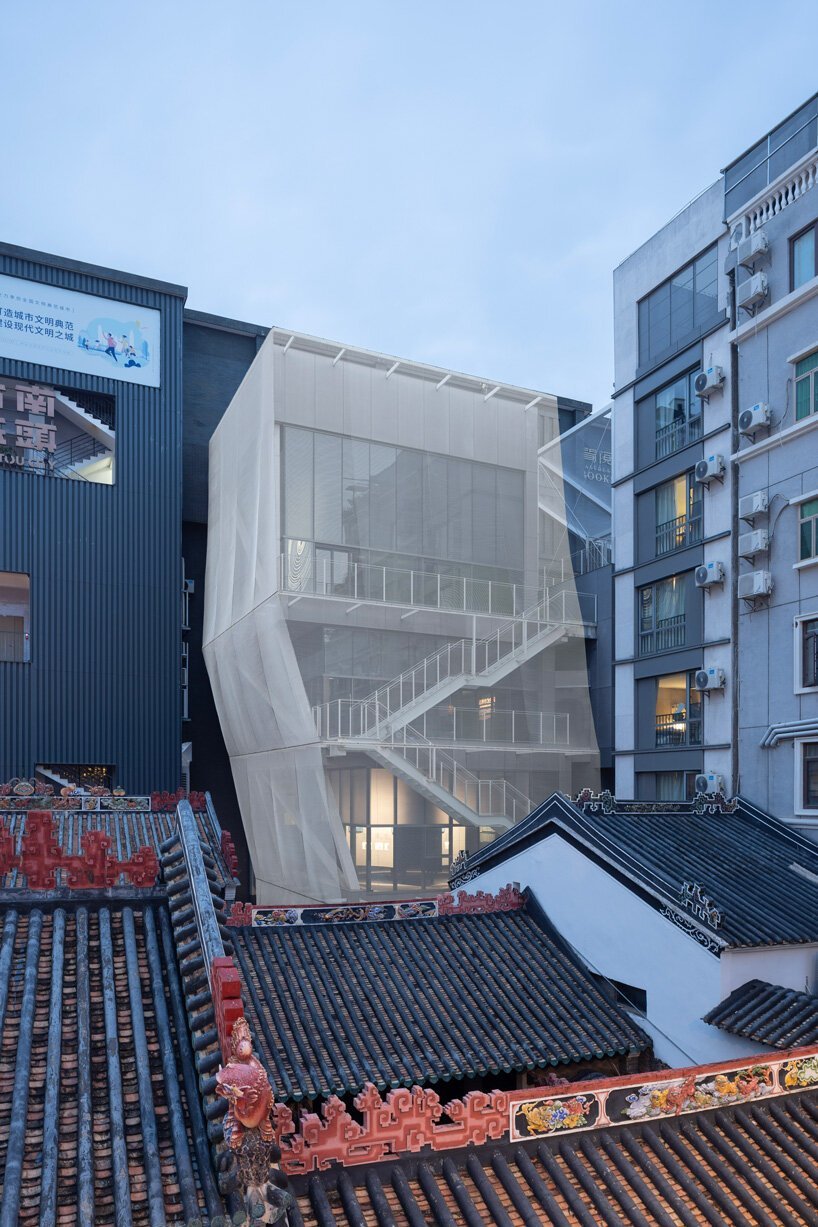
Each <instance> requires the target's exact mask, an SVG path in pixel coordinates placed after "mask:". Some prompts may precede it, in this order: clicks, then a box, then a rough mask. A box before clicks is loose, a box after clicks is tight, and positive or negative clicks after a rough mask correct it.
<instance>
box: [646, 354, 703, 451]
mask: <svg viewBox="0 0 818 1227" xmlns="http://www.w3.org/2000/svg"><path fill="white" fill-rule="evenodd" d="M697 374H698V371H690V372H689V374H687V375H683V376H682V378H681V379H677V380H676V381H675V382H674V383H669V384H668V385H667V387H665V388H660V390H659V391H658V392H657V393H656V394H655V397H654V400H655V413H656V459H657V460H662V459H663V458H664V457H665V456H670V455H672V454H673V452H678V451H679V449H680V448H682V447H686V446H687V444H688V443H693V442H695V440H696V439H700V438H701V436H702V403H701V400H700V399H699V397H698V396H697V395H696V393H695V390H694V383H695V380H696V376H697Z"/></svg>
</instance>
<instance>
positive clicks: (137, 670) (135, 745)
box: [0, 246, 184, 793]
mask: <svg viewBox="0 0 818 1227" xmlns="http://www.w3.org/2000/svg"><path fill="white" fill-rule="evenodd" d="M13 253H14V249H9V248H5V249H4V248H3V247H2V246H0V272H2V273H5V274H7V275H9V276H16V277H25V278H28V279H29V280H32V281H42V282H45V283H47V284H50V285H57V286H61V287H63V288H66V289H71V290H78V291H81V292H84V293H88V294H97V295H100V296H101V297H105V298H113V299H118V300H120V301H125V302H130V303H135V304H137V305H140V306H146V307H153V308H156V309H158V310H159V311H161V313H162V342H161V348H162V354H161V386H160V387H159V388H147V387H138V386H136V385H134V384H128V383H120V382H117V381H115V380H111V379H100V378H95V377H93V376H90V375H80V374H76V373H74V372H69V371H62V370H57V369H56V368H53V367H43V366H35V365H32V364H30V363H23V362H17V361H11V360H9V359H5V358H3V357H2V355H1V354H0V376H6V377H9V376H10V377H11V378H12V379H14V378H18V379H27V380H32V381H39V382H42V383H46V384H48V383H58V384H61V385H62V386H64V387H67V388H71V387H74V388H78V389H81V388H84V389H92V390H94V391H97V392H105V393H109V394H110V395H112V396H114V397H115V398H116V455H115V484H114V485H113V486H103V485H96V484H92V483H90V482H83V481H76V480H70V479H60V478H51V477H49V478H46V477H42V476H39V475H37V474H29V473H24V472H20V471H17V472H15V471H9V470H5V471H4V470H0V570H5V571H23V572H26V573H27V574H28V575H30V577H31V663H30V664H8V663H0V781H2V780H7V779H9V778H11V777H13V776H17V775H30V774H31V773H32V771H33V769H34V767H35V765H36V764H37V763H80V764H82V763H88V764H100V765H113V766H115V768H116V773H115V782H116V783H117V784H119V785H122V786H123V787H125V788H126V789H127V790H128V791H129V792H134V793H142V792H146V791H149V790H151V789H155V788H170V787H176V786H177V785H178V783H179V777H180V744H181V710H180V639H181V631H180V621H181V618H180V612H181V598H180V585H181V507H182V489H181V485H182V482H181V473H182V360H181V355H182V308H183V305H184V297H183V294H184V291H180V290H179V289H178V288H177V287H172V286H168V287H167V292H163V291H162V290H161V289H159V288H157V283H155V282H153V283H151V282H147V283H145V284H144V285H140V284H139V279H138V278H128V279H127V280H126V279H123V281H119V280H117V279H116V275H115V274H113V273H112V274H111V276H110V277H106V276H105V275H104V274H105V271H106V270H98V273H99V275H93V274H90V273H88V272H85V271H78V270H77V269H76V268H71V267H70V266H68V267H61V266H60V265H58V264H55V265H51V264H48V263H47V261H48V257H42V258H41V259H40V260H37V259H34V258H32V257H31V256H30V253H25V254H22V255H21V254H13ZM65 263H66V265H68V262H65ZM95 272H96V270H95ZM174 291H175V292H174ZM6 382H8V379H6Z"/></svg>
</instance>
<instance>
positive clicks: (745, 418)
mask: <svg viewBox="0 0 818 1227" xmlns="http://www.w3.org/2000/svg"><path fill="white" fill-rule="evenodd" d="M769 425H770V406H769V405H765V404H764V402H763V401H759V403H758V404H757V405H751V406H750V408H749V409H744V410H743V411H742V412H741V413H740V414H739V415H738V429H739V434H742V435H754V434H755V432H756V431H757V430H761V429H762V428H763V427H769Z"/></svg>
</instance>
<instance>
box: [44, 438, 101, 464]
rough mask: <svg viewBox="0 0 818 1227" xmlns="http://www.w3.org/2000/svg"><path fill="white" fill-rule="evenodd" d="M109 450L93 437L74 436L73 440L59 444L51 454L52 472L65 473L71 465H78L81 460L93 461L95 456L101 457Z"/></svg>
mask: <svg viewBox="0 0 818 1227" xmlns="http://www.w3.org/2000/svg"><path fill="white" fill-rule="evenodd" d="M107 450H108V449H107V448H106V447H104V446H103V444H101V443H100V442H99V441H98V440H97V439H95V438H94V437H93V435H86V434H81V435H74V436H73V438H71V439H66V440H65V442H64V443H60V444H58V446H57V447H56V448H55V449H54V451H53V452H52V453H51V463H50V468H51V471H52V472H54V473H64V472H65V471H66V469H69V468H70V467H71V465H73V464H78V463H79V462H80V461H81V460H92V459H93V458H94V456H100V455H102V453H103V452H106V451H107Z"/></svg>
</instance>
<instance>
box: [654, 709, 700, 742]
mask: <svg viewBox="0 0 818 1227" xmlns="http://www.w3.org/2000/svg"><path fill="white" fill-rule="evenodd" d="M701 744H702V720H701V716H687V715H677V714H675V713H672V712H670V713H667V714H665V715H661V716H659V715H657V717H656V748H657V750H659V749H666V748H667V747H669V746H700V745H701Z"/></svg>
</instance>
